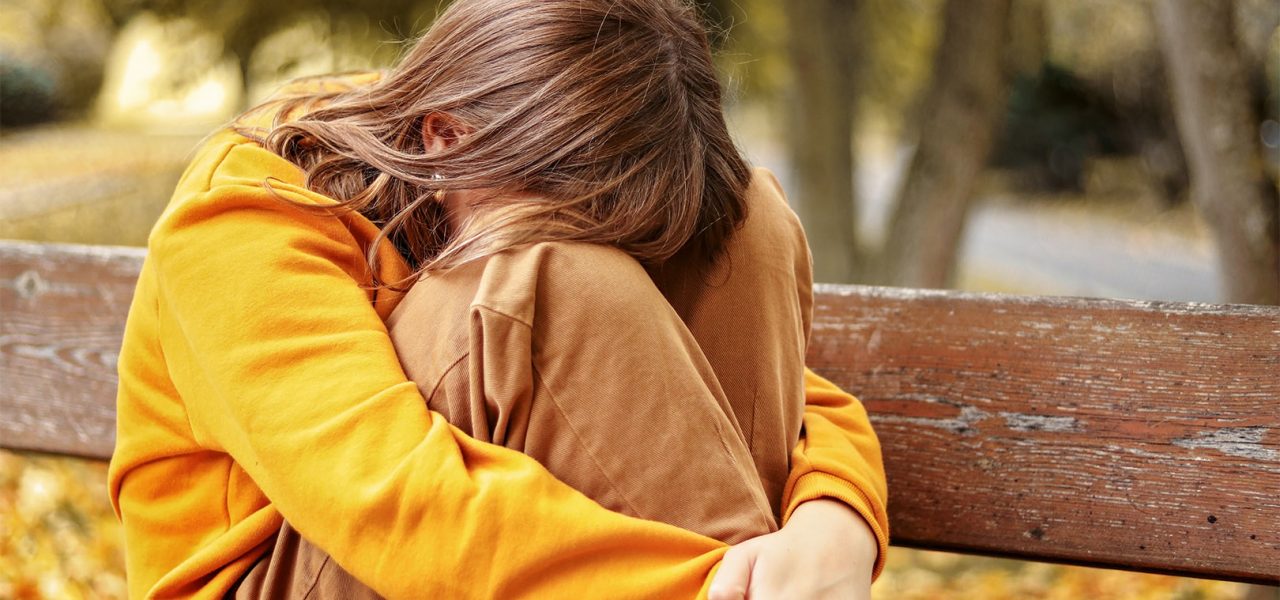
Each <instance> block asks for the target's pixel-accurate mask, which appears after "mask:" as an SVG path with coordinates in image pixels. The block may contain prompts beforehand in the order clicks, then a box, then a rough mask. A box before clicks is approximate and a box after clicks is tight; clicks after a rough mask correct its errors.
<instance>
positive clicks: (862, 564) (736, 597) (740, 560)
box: [707, 499, 879, 600]
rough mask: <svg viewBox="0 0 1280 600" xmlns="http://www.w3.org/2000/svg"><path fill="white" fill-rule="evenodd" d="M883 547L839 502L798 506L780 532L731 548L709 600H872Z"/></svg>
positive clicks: (863, 522)
mask: <svg viewBox="0 0 1280 600" xmlns="http://www.w3.org/2000/svg"><path fill="white" fill-rule="evenodd" d="M878 551H879V545H878V544H877V543H876V538H875V534H873V533H872V532H871V528H870V527H869V526H868V525H867V522H866V521H864V520H863V519H862V517H861V516H859V515H858V513H856V512H854V511H853V509H851V508H849V507H848V506H847V505H845V504H843V503H841V502H838V501H836V500H828V499H818V500H810V501H809V502H805V503H804V504H801V505H800V506H798V507H796V509H795V512H793V513H792V514H791V520H789V521H787V524H786V525H785V526H784V527H783V528H782V529H781V530H779V531H778V532H776V533H770V534H767V535H762V536H760V537H757V538H752V539H750V540H747V541H745V542H742V543H741V544H738V545H736V546H734V547H732V548H730V549H729V552H728V553H727V554H725V557H724V560H723V561H722V562H721V563H720V570H719V571H717V572H716V576H715V579H713V580H712V581H711V589H710V592H709V593H708V595H707V597H708V600H745V599H746V598H754V599H757V600H763V599H773V598H831V599H835V598H839V599H842V600H843V599H853V600H868V599H869V598H870V597H871V570H872V568H873V567H874V565H875V561H876V553H877V552H878Z"/></svg>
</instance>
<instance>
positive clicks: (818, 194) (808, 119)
mask: <svg viewBox="0 0 1280 600" xmlns="http://www.w3.org/2000/svg"><path fill="white" fill-rule="evenodd" d="M856 4H857V2H855V1H854V0H803V1H796V2H789V3H787V8H786V13H787V14H786V16H787V25H788V37H789V40H788V57H789V60H790V63H791V71H792V75H793V77H794V81H793V85H792V86H791V94H790V97H789V98H788V104H789V110H788V117H789V120H790V127H789V131H788V132H787V136H786V138H787V145H788V154H789V157H790V159H791V167H792V169H793V171H792V172H793V173H794V175H795V177H794V178H793V179H792V181H793V182H794V183H793V186H794V190H793V191H792V197H793V198H794V199H795V204H796V209H797V210H796V212H797V213H798V214H799V215H800V220H801V221H802V222H803V223H804V227H805V230H806V231H807V232H808V234H809V245H810V247H811V248H812V251H813V263H814V278H815V279H816V280H818V281H824V282H833V283H841V282H849V281H853V280H854V279H855V278H856V277H857V276H858V263H859V254H858V239H857V233H856V232H857V229H856V227H855V225H856V223H855V212H854V190H853V172H854V157H853V125H854V122H853V121H854V93H855V91H854V79H855V72H854V67H853V59H854V54H855V50H856V48H855V42H854V40H855V39H857V36H856V35H854V10H855V8H856V6H855V5H856Z"/></svg>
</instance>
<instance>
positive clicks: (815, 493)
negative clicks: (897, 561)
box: [782, 369, 889, 580]
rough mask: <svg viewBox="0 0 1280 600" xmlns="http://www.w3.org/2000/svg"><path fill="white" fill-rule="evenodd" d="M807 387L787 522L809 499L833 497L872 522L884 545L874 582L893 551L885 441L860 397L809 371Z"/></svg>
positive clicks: (788, 492) (789, 484)
mask: <svg viewBox="0 0 1280 600" xmlns="http://www.w3.org/2000/svg"><path fill="white" fill-rule="evenodd" d="M804 383H805V408H804V433H803V435H802V436H801V438H800V443H799V444H798V445H797V446H796V448H795V450H794V451H793V452H792V453H791V474H790V476H789V477H788V478H787V485H786V488H785V491H784V493H783V501H782V506H783V510H784V513H783V523H785V522H786V521H787V520H788V519H790V518H791V513H792V512H794V511H795V509H796V507H798V506H800V504H802V503H804V502H807V501H809V500H814V499H816V498H832V499H836V500H840V501H842V502H844V503H845V504H848V505H849V506H850V507H851V508H853V510H854V511H856V512H857V513H858V514H859V515H861V516H862V518H863V519H865V520H866V521H867V525H869V526H870V527H871V531H872V532H873V533H875V536H876V541H877V543H878V545H879V546H880V552H879V554H877V557H876V564H875V566H874V567H873V570H872V575H871V577H872V579H873V580H874V579H875V578H877V577H879V576H880V572H881V571H882V570H884V561H885V556H886V554H887V553H888V550H889V513H888V508H887V507H888V484H887V483H886V481H885V474H884V463H883V462H882V460H881V456H880V441H879V440H878V439H877V438H876V434H875V431H873V430H872V428H871V421H870V419H869V418H868V417H867V411H866V409H864V408H863V407H862V403H861V402H858V399H857V398H854V397H853V396H851V395H850V394H848V393H846V392H844V391H842V390H841V389H840V388H838V387H836V385H835V384H833V383H831V382H830V381H827V380H825V379H823V378H822V377H819V376H818V375H817V374H815V373H814V372H813V371H809V370H807V369H806V370H805V382H804Z"/></svg>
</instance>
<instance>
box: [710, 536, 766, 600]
mask: <svg viewBox="0 0 1280 600" xmlns="http://www.w3.org/2000/svg"><path fill="white" fill-rule="evenodd" d="M755 556H756V553H755V551H754V549H753V546H750V545H747V544H739V545H737V546H734V547H732V548H729V552H727V553H725V555H724V559H723V560H721V561H720V570H719V571H716V576H715V578H714V579H712V580H711V589H710V590H709V591H708V592H707V600H746V597H747V586H749V585H750V584H751V568H752V566H753V565H754V564H755Z"/></svg>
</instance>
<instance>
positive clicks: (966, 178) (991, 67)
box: [880, 0, 1039, 287]
mask: <svg viewBox="0 0 1280 600" xmlns="http://www.w3.org/2000/svg"><path fill="white" fill-rule="evenodd" d="M1027 1H1037V2H1038V1H1039V0H1027ZM1010 2H1011V0H948V1H947V4H946V7H945V8H944V9H943V32H942V41H941V43H940V44H939V46H938V49H937V53H936V55H935V58H934V69H933V83H932V87H931V88H930V90H929V92H928V93H927V95H926V97H925V102H924V105H923V106H922V110H921V119H920V120H921V124H920V142H919V145H918V146H917V148H916V152H915V156H914V157H913V158H912V161H911V166H910V168H909V170H908V171H907V175H906V179H905V183H904V185H903V187H902V190H901V192H900V193H899V196H898V199H897V203H896V206H895V207H894V213H893V216H892V218H891V219H890V223H889V232H888V237H887V238H886V244H885V249H884V255H883V258H882V262H881V265H880V268H881V278H882V279H883V280H885V281H886V282H888V283H892V284H894V285H903V286H913V287H946V286H947V285H948V284H949V283H950V281H951V279H952V277H953V276H954V272H955V263H956V254H957V248H958V246H959V243H960V239H961V234H962V233H963V231H964V224H965V220H966V214H967V212H968V208H969V203H970V202H969V201H970V198H971V196H972V195H973V189H974V184H975V182H976V180H977V176H978V174H979V173H980V172H981V171H982V168H983V166H984V165H985V164H986V160H987V156H988V154H990V151H991V146H992V141H993V140H994V138H995V133H996V131H997V128H998V126H999V124H1000V122H1001V118H1002V117H1003V116H1004V112H1005V111H1004V108H1005V99H1006V96H1007V94H1008V79H1009V77H1008V72H1009V69H1008V67H1007V65H1006V63H1005V59H1004V56H1005V53H1006V49H1007V47H1008V45H1009V39H1010V35H1009V25H1010V20H1009V15H1010Z"/></svg>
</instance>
